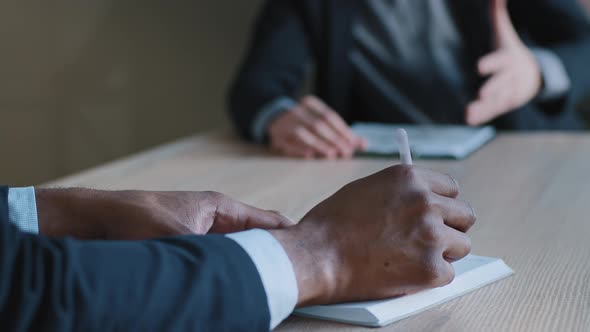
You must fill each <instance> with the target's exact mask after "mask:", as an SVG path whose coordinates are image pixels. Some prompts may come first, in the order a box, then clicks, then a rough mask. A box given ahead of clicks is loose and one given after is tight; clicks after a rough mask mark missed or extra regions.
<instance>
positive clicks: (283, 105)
mask: <svg viewBox="0 0 590 332" xmlns="http://www.w3.org/2000/svg"><path fill="white" fill-rule="evenodd" d="M295 105H297V103H296V102H295V101H294V100H293V99H291V98H289V97H279V98H277V99H274V100H273V101H271V102H270V103H268V104H266V105H264V106H263V107H262V108H261V109H260V112H258V115H257V116H256V118H255V119H254V122H253V126H252V138H254V141H255V142H257V143H262V142H264V139H265V137H266V135H267V133H268V127H269V125H270V122H271V121H272V120H274V118H276V117H277V116H278V115H280V114H281V113H283V112H285V111H287V110H288V109H290V108H292V107H294V106H295Z"/></svg>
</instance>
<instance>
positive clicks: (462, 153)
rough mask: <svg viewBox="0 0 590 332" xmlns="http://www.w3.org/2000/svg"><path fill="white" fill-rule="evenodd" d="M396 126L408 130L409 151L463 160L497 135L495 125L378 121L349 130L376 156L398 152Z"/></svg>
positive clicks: (421, 154) (429, 156)
mask: <svg viewBox="0 0 590 332" xmlns="http://www.w3.org/2000/svg"><path fill="white" fill-rule="evenodd" d="M398 128H404V129H405V130H406V131H407V132H408V137H409V139H410V148H411V149H412V154H414V155H415V157H417V158H451V159H464V158H466V157H467V156H469V155H470V154H472V153H473V152H475V151H477V150H478V149H480V148H481V147H483V146H484V145H485V144H486V143H487V142H489V141H490V140H492V139H493V138H494V137H495V136H496V130H495V129H494V127H481V128H475V127H465V126H449V125H427V126H413V125H407V126H406V125H388V124H378V123H357V124H355V125H353V126H352V130H353V131H354V132H355V133H356V134H357V135H359V136H361V137H364V138H365V139H366V140H367V141H368V143H369V146H368V148H367V150H366V151H365V153H368V154H375V155H397V154H398V151H399V150H398V147H397V143H396V139H395V131H396V129H398Z"/></svg>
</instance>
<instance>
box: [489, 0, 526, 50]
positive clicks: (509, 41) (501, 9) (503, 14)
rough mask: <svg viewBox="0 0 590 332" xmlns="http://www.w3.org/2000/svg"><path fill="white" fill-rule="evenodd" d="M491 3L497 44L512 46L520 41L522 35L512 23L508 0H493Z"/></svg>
mask: <svg viewBox="0 0 590 332" xmlns="http://www.w3.org/2000/svg"><path fill="white" fill-rule="evenodd" d="M490 4H491V7H492V8H491V9H492V11H491V12H492V24H493V28H494V35H495V37H496V46H497V47H499V48H502V47H510V46H512V45H514V44H515V43H519V42H520V37H519V36H518V33H517V32H516V29H515V28H514V25H513V24H512V19H511V18H510V13H509V12H508V5H507V0H492V1H491V3H490Z"/></svg>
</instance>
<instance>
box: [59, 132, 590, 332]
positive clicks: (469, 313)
mask: <svg viewBox="0 0 590 332" xmlns="http://www.w3.org/2000/svg"><path fill="white" fill-rule="evenodd" d="M396 162H397V161H396V160H389V159H357V160H353V161H294V160H287V159H282V158H278V157H276V156H272V155H270V154H269V153H268V152H266V151H264V150H263V149H261V148H258V147H253V146H249V145H245V144H242V143H238V142H237V141H236V139H235V138H233V137H231V136H230V135H226V134H211V135H205V136H196V137H191V138H187V139H185V140H182V141H179V142H177V143H174V144H171V145H168V146H164V147H161V148H158V149H155V150H153V151H149V152H146V153H143V154H140V155H137V156H134V157H130V158H128V159H125V160H122V161H118V162H115V163H113V164H110V165H107V166H104V167H100V168H97V169H94V170H90V171H88V172H85V173H82V174H79V175H76V176H72V177H69V178H65V179H62V180H59V181H56V182H54V183H51V184H49V185H59V186H85V187H96V188H106V189H123V188H124V189H129V188H133V189H158V190H216V191H220V192H224V193H226V194H229V195H231V196H233V197H235V198H237V199H240V200H243V201H245V202H248V203H251V204H254V205H257V206H260V207H262V208H268V209H274V210H278V211H281V212H283V213H285V214H287V215H288V216H290V217H292V218H293V219H299V218H301V217H302V216H303V215H304V214H305V212H307V211H308V210H309V209H310V208H311V207H313V206H314V205H315V204H317V203H318V202H320V201H321V200H322V199H324V198H325V197H327V196H328V195H330V194H332V193H333V192H335V191H336V190H338V189H339V188H340V187H341V186H343V185H344V184H346V183H347V182H349V181H351V180H354V179H357V178H360V177H363V176H366V175H369V174H371V173H373V172H376V171H378V170H380V169H382V168H385V167H387V166H390V165H392V164H394V163H396ZM417 164H419V165H424V166H427V167H430V168H433V169H436V170H438V171H441V172H447V173H450V174H452V175H454V176H455V177H457V179H458V180H459V182H460V183H461V185H462V196H463V198H465V199H467V200H469V201H471V202H472V204H473V205H474V206H475V207H476V209H477V211H478V215H479V222H478V224H477V226H476V227H475V229H474V230H473V231H472V232H471V236H472V239H473V244H474V252H475V253H477V254H481V255H488V256H496V257H502V258H504V259H505V260H506V262H507V263H508V264H509V265H510V266H511V267H513V268H514V270H515V271H516V275H515V276H514V277H512V278H510V279H507V280H505V281H502V282H499V283H496V284H494V285H491V286H489V287H486V288H484V289H482V290H479V291H477V292H474V293H471V294H469V295H467V296H464V297H462V298H460V299H457V300H454V301H452V302H450V303H448V304H445V305H442V306H438V307H436V308H434V309H431V310H429V311H426V312H424V313H422V314H420V315H417V316H415V317H412V318H409V319H406V320H404V321H402V322H399V323H397V324H394V325H391V326H388V327H386V328H383V329H381V330H377V331H431V330H436V331H449V332H451V331H452V332H457V331H590V218H589V217H588V211H589V209H590V136H589V135H581V134H580V135H568V134H529V135H502V136H500V137H499V138H498V139H496V140H495V141H493V142H492V143H490V144H489V145H488V146H486V147H485V148H484V149H483V150H482V151H480V152H478V153H476V154H475V155H474V156H472V157H471V158H469V159H468V160H466V161H459V162H455V161H437V162H421V161H418V163H417ZM365 330H367V331H376V330H375V329H363V328H357V327H353V326H348V325H341V324H334V323H329V322H321V321H314V320H309V319H302V318H290V319H288V320H287V321H286V322H285V323H284V324H283V325H281V326H280V327H279V328H278V331H283V332H284V331H343V332H344V331H365Z"/></svg>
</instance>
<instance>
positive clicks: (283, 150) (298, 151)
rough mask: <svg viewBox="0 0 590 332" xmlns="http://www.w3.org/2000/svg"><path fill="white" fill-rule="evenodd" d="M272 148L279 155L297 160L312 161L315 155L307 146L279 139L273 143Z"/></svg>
mask: <svg viewBox="0 0 590 332" xmlns="http://www.w3.org/2000/svg"><path fill="white" fill-rule="evenodd" d="M272 148H273V149H274V150H276V151H278V152H279V153H280V154H281V155H284V156H286V157H290V158H297V159H312V158H313V157H314V155H315V151H314V150H313V149H310V148H308V147H307V146H305V145H303V144H301V143H299V142H296V141H292V140H288V139H281V140H278V141H276V142H273V145H272Z"/></svg>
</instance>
